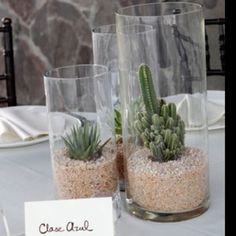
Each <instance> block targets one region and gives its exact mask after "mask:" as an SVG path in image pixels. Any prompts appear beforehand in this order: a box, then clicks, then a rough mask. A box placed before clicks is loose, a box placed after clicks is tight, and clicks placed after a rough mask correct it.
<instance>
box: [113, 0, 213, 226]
mask: <svg viewBox="0 0 236 236" xmlns="http://www.w3.org/2000/svg"><path fill="white" fill-rule="evenodd" d="M137 24H143V25H148V26H149V27H150V26H151V27H152V30H151V29H145V30H141V31H140V28H139V30H137V29H136V30H134V28H137V27H135V25H137ZM116 26H117V40H118V54H119V68H120V79H121V85H122V89H121V91H122V93H123V94H122V95H121V97H122V100H121V102H122V115H123V117H122V120H123V121H124V123H123V141H124V145H125V169H126V206H127V209H128V211H129V212H130V213H132V214H134V215H136V216H137V217H140V218H142V219H148V220H153V221H160V222H164V221H180V220H185V219H189V218H193V217H196V216H198V215H200V214H202V213H203V212H205V211H206V210H207V209H208V207H209V179H208V178H209V177H208V175H209V174H208V172H209V171H208V129H207V116H206V68H205V41H204V40H205V36H204V19H203V13H202V7H201V6H200V5H198V4H193V3H182V2H176V3H152V4H142V5H135V6H130V7H126V8H121V9H119V10H118V11H117V13H116ZM148 26H146V28H147V27H148Z"/></svg>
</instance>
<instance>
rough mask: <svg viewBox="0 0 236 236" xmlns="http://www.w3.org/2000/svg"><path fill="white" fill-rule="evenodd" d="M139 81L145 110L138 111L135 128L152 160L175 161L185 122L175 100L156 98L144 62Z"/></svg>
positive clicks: (182, 145)
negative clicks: (178, 112) (171, 101)
mask: <svg viewBox="0 0 236 236" xmlns="http://www.w3.org/2000/svg"><path fill="white" fill-rule="evenodd" d="M139 81H140V86H141V91H142V97H143V102H144V106H145V112H139V113H138V115H137V117H138V118H137V120H136V121H135V122H134V127H135V129H136V131H137V133H138V134H139V135H140V137H141V138H142V140H143V142H144V145H145V146H146V147H147V148H149V149H150V150H151V152H152V154H153V157H152V160H153V161H160V162H162V161H169V160H174V159H176V158H178V156H179V154H180V152H181V151H182V149H183V147H184V134H185V125H184V122H183V120H182V119H181V117H180V116H179V115H178V114H177V112H176V105H175V104H174V103H169V104H167V103H166V102H165V100H163V99H158V98H157V97H156V94H155V90H154V87H153V81H152V76H151V71H150V69H149V67H148V66H147V65H141V66H140V68H139Z"/></svg>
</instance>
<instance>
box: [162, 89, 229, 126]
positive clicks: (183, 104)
mask: <svg viewBox="0 0 236 236" xmlns="http://www.w3.org/2000/svg"><path fill="white" fill-rule="evenodd" d="M165 100H166V101H167V102H173V103H175V104H176V107H177V112H178V114H179V115H180V116H181V118H182V119H183V120H184V122H185V125H186V128H187V129H195V128H200V127H202V126H203V125H204V123H205V122H204V120H202V119H203V117H204V116H202V113H203V112H204V99H203V97H202V95H201V94H199V93H196V94H178V95H174V96H169V97H166V98H165ZM206 112H207V123H208V128H209V129H213V128H217V127H222V126H224V122H225V106H224V104H222V103H219V102H217V101H212V100H207V102H206Z"/></svg>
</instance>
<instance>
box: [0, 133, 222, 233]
mask: <svg viewBox="0 0 236 236" xmlns="http://www.w3.org/2000/svg"><path fill="white" fill-rule="evenodd" d="M224 140H225V130H224V129H218V130H211V131H209V167H210V195H211V196H210V197H211V205H210V208H209V210H208V211H207V212H205V213H204V214H203V215H201V216H199V217H197V218H194V219H191V220H187V221H182V222H176V223H156V222H150V221H144V220H140V219H138V218H136V217H134V216H131V215H130V214H128V213H127V212H126V211H125V209H124V208H123V209H122V217H121V218H120V220H119V221H118V222H117V225H116V236H126V235H127V236H143V235H148V236H156V235H161V236H173V235H179V236H223V235H224V229H225V220H224V217H225V213H224V209H225V203H224V202H225V201H224V200H225V172H224V166H225V161H224V158H225V154H224V150H225V141H224ZM51 199H54V188H53V183H52V171H51V159H50V150H49V143H48V141H46V142H43V143H39V144H35V145H31V146H25V147H18V148H11V149H8V148H6V149H0V204H1V205H2V206H3V207H4V210H5V212H6V216H7V218H8V220H9V227H10V230H11V233H12V236H23V235H24V202H25V201H36V200H40V201H41V200H51ZM0 235H2V234H1V229H0Z"/></svg>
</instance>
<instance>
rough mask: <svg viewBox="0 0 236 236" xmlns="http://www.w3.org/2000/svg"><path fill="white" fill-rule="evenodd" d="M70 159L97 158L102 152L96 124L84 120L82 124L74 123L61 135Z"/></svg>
mask: <svg viewBox="0 0 236 236" xmlns="http://www.w3.org/2000/svg"><path fill="white" fill-rule="evenodd" d="M62 139H63V141H64V143H65V146H66V148H67V150H68V151H69V155H70V158H71V159H75V160H82V161H91V160H96V159H98V158H99V157H100V156H101V154H102V148H103V147H104V146H105V145H106V144H107V142H108V141H109V140H107V141H106V142H105V143H104V144H102V145H100V143H101V140H100V135H99V132H98V128H97V125H96V124H93V123H90V122H85V123H84V124H83V125H81V126H80V125H74V126H73V127H72V128H71V130H70V131H69V132H68V133H67V134H66V135H65V136H64V137H62Z"/></svg>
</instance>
